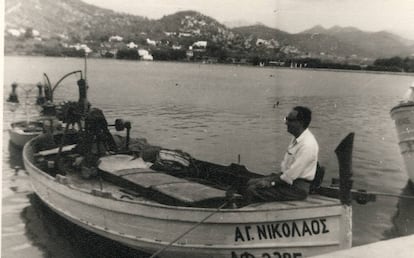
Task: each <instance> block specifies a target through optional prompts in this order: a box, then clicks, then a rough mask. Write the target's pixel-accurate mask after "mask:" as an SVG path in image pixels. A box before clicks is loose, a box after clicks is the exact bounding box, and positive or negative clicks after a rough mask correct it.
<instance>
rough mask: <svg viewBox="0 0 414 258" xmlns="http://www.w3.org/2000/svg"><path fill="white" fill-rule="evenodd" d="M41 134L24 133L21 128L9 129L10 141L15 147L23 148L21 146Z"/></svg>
mask: <svg viewBox="0 0 414 258" xmlns="http://www.w3.org/2000/svg"><path fill="white" fill-rule="evenodd" d="M41 133H42V132H41V131H39V132H24V131H23V130H22V129H21V128H18V127H17V128H16V127H13V128H10V129H9V135H10V141H11V142H12V143H13V144H14V145H15V146H17V147H19V148H23V146H24V145H25V144H26V143H27V142H28V141H30V140H31V139H33V138H34V137H36V136H38V135H40V134H41Z"/></svg>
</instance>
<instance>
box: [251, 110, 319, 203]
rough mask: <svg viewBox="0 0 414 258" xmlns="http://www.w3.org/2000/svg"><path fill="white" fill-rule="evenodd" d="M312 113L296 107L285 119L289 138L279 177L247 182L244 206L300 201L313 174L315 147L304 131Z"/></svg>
mask: <svg viewBox="0 0 414 258" xmlns="http://www.w3.org/2000/svg"><path fill="white" fill-rule="evenodd" d="M311 115H312V112H311V110H310V109H309V108H307V107H302V106H296V107H294V108H293V109H292V110H291V111H290V112H289V115H288V116H287V117H286V118H285V123H286V126H287V131H288V132H289V133H290V134H292V135H293V136H294V137H293V138H292V140H291V142H290V144H289V146H288V149H287V151H286V153H285V156H284V159H283V161H282V163H281V171H282V172H281V173H278V174H275V173H273V174H271V175H269V176H266V177H261V178H255V179H251V180H249V181H248V183H247V190H246V197H247V200H248V202H262V201H290V200H303V199H305V198H306V197H307V195H308V193H309V187H310V185H311V182H312V180H313V179H314V177H315V174H316V168H317V162H318V152H319V146H318V142H317V141H316V139H315V137H314V136H313V134H312V133H311V131H310V130H309V129H308V126H309V124H310V122H311V117H312V116H311Z"/></svg>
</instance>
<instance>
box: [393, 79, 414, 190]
mask: <svg viewBox="0 0 414 258" xmlns="http://www.w3.org/2000/svg"><path fill="white" fill-rule="evenodd" d="M391 117H392V119H393V120H394V123H395V126H396V129H397V134H398V140H399V143H398V145H399V146H400V151H401V155H402V157H403V159H404V164H405V169H406V171H407V174H408V177H409V178H410V180H411V182H414V83H413V84H412V85H411V87H410V88H409V89H408V91H407V93H406V94H405V96H404V97H403V99H402V100H401V101H400V103H398V104H397V105H396V106H395V107H393V108H392V109H391Z"/></svg>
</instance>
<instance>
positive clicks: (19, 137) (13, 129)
mask: <svg viewBox="0 0 414 258" xmlns="http://www.w3.org/2000/svg"><path fill="white" fill-rule="evenodd" d="M51 121H52V118H47V117H39V118H36V119H34V118H31V120H30V121H18V122H14V123H11V124H10V129H9V135H10V141H11V142H12V143H13V144H14V145H15V146H16V147H18V148H23V146H24V145H25V144H26V143H27V142H28V141H30V140H31V139H33V138H34V137H36V136H39V135H40V134H42V133H43V130H44V129H45V127H46V124H50V126H52V127H53V128H54V129H59V128H60V127H61V123H60V122H59V121H57V120H56V119H55V120H54V121H53V122H51ZM53 123H54V124H53Z"/></svg>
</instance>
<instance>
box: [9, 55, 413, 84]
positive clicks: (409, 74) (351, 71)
mask: <svg viewBox="0 0 414 258" xmlns="http://www.w3.org/2000/svg"><path fill="white" fill-rule="evenodd" d="M4 57H22V58H24V57H41V58H48V57H50V58H79V59H84V57H71V56H43V55H18V54H15V55H10V54H4ZM88 59H102V60H117V61H127V62H160V63H188V64H190V63H193V64H198V65H200V64H203V65H226V66H228V65H229V66H243V67H253V68H261V69H263V68H264V69H283V70H305V71H325V72H344V73H367V74H386V75H397V76H414V72H413V73H409V72H390V71H372V70H348V69H333V68H290V67H284V66H270V65H268V66H257V65H252V64H249V63H245V64H239V63H218V62H217V63H209V62H197V61H185V60H154V61H146V60H130V59H116V58H103V57H93V56H91V57H88ZM413 81H414V79H413Z"/></svg>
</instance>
